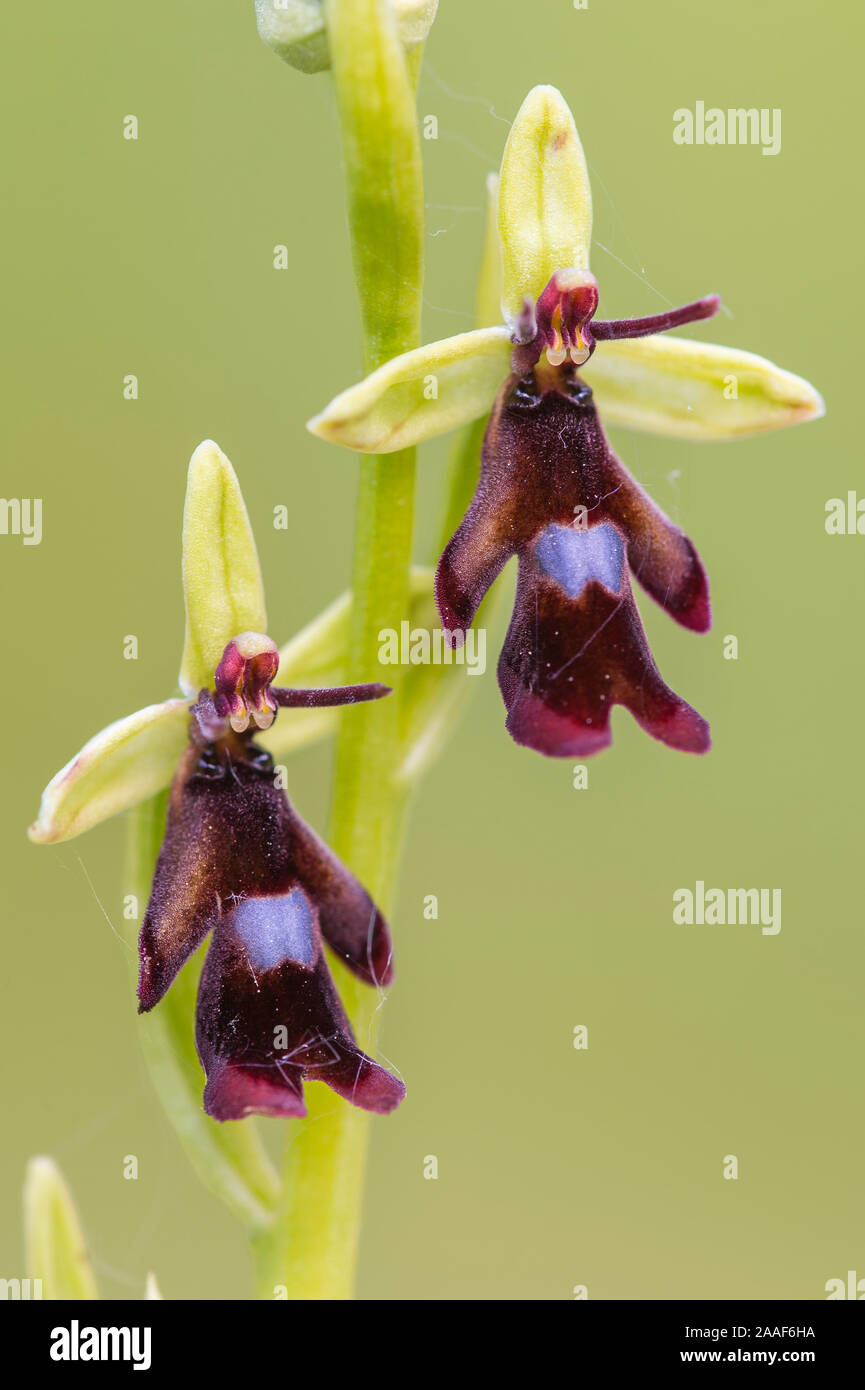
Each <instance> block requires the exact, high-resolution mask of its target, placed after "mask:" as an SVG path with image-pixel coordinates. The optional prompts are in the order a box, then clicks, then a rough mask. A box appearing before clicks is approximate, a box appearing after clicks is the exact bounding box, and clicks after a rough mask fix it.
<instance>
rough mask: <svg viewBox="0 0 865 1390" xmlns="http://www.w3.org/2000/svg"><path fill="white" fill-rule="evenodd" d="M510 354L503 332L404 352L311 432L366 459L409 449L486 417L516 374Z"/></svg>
mask: <svg viewBox="0 0 865 1390" xmlns="http://www.w3.org/2000/svg"><path fill="white" fill-rule="evenodd" d="M510 355H511V344H510V336H509V333H508V330H507V329H506V328H503V327H496V328H482V329H476V330H474V331H473V332H471V333H460V334H458V335H457V336H456V337H454V338H445V339H443V340H442V341H441V342H438V343H432V344H430V345H429V346H427V347H421V348H416V349H414V350H413V351H411V352H404V353H403V354H402V355H401V356H399V357H394V358H392V359H391V361H390V362H386V363H385V365H384V366H383V367H379V368H378V370H377V371H375V372H373V373H372V374H371V375H370V376H368V377H366V378H365V380H364V381H361V382H359V383H358V385H357V386H351V387H349V388H348V390H347V391H343V392H342V393H341V394H340V395H339V396H336V397H335V398H334V399H333V400H332V401H331V402H330V404H329V405H327V406H326V407H325V409H324V410H323V411H322V412H321V414H320V415H316V416H315V417H314V418H313V419H312V420H310V421H309V422H308V424H307V429H308V430H309V431H310V432H311V433H312V434H315V435H318V437H319V438H320V439H326V440H328V441H329V442H330V443H332V444H342V445H343V446H344V447H345V448H347V449H356V450H358V451H359V452H360V453H362V454H390V453H393V452H394V451H395V450H397V449H407V448H409V447H410V446H411V445H414V444H420V443H421V442H422V441H423V440H424V439H430V438H432V437H433V436H434V435H437V434H445V433H447V431H448V430H454V429H457V428H458V427H459V426H460V425H465V424H468V423H469V421H470V420H476V419H477V417H478V416H479V415H485V414H486V412H487V411H488V410H489V408H490V406H491V405H492V403H493V401H494V400H495V396H496V392H497V391H498V389H499V387H500V386H501V383H502V381H503V379H504V378H505V377H506V376H507V374H508V369H509V364H510Z"/></svg>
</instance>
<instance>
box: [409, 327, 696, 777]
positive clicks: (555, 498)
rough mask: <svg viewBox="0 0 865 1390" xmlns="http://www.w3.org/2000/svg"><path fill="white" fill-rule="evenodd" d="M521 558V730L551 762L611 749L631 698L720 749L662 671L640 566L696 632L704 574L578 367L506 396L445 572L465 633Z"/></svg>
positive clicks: (517, 688) (651, 721) (681, 745)
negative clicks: (607, 428) (612, 727)
mask: <svg viewBox="0 0 865 1390" xmlns="http://www.w3.org/2000/svg"><path fill="white" fill-rule="evenodd" d="M557 351H558V349H554V352H557ZM514 554H516V555H517V556H518V557H519V572H518V579H517V596H516V602H515V607H514V614H513V618H512V621H511V625H510V628H509V631H508V635H507V638H506V641H505V645H504V649H503V651H502V655H501V659H500V662H499V667H498V675H499V685H500V688H501V691H502V695H503V698H504V701H505V705H506V707H507V710H508V720H507V727H508V730H509V732H510V733H511V735H512V736H513V737H514V739H515V740H516V741H517V742H518V743H521V744H524V745H526V746H529V747H532V748H534V749H536V750H537V751H538V752H541V753H545V754H547V755H551V756H560V757H570V756H574V755H578V756H588V755H589V754H591V753H593V752H597V751H599V750H600V749H601V748H603V747H606V746H607V744H608V743H609V741H610V733H609V714H610V709H611V707H612V705H613V704H616V703H620V704H623V705H625V706H626V707H627V708H628V709H629V710H630V711H631V713H632V714H633V715H634V717H635V718H636V719H637V721H638V722H639V723H640V724H641V725H642V727H643V728H645V729H646V731H647V732H648V733H650V734H652V735H653V736H654V737H656V738H659V739H661V740H662V742H664V743H667V744H668V745H669V746H671V747H674V748H678V749H681V750H682V751H687V752H704V751H706V749H707V748H708V746H709V736H708V726H707V725H706V723H705V721H704V720H703V719H702V718H701V717H700V716H699V715H698V714H696V712H695V711H694V710H692V709H691V707H690V706H689V705H687V704H686V703H685V702H684V701H682V700H680V699H679V698H678V696H676V695H674V694H673V692H672V691H671V690H669V688H668V687H667V686H666V685H665V684H664V682H663V681H662V679H661V677H660V674H659V673H658V670H657V667H656V666H655V663H654V661H653V659H652V656H651V653H650V651H649V647H648V643H647V641H646V637H645V633H644V630H643V626H642V623H641V621H640V617H639V613H638V611H637V607H636V604H635V602H634V598H633V594H632V592H631V587H630V583H629V581H628V575H627V569H628V567H630V569H631V571H632V572H633V574H634V575H635V577H636V578H637V579H638V580H639V582H640V584H641V585H642V586H643V587H644V588H645V590H646V591H647V593H649V594H650V595H651V596H652V597H653V598H654V599H655V600H656V601H657V602H658V603H659V604H660V605H661V606H662V607H663V608H665V609H666V611H667V612H668V613H669V614H670V616H671V617H673V618H674V619H675V620H676V621H677V622H679V623H680V624H681V625H682V626H684V627H688V628H691V629H692V630H694V631H697V632H705V631H706V630H707V629H708V627H709V625H710V622H711V612H710V606H709V589H708V582H707V579H706V575H705V571H704V569H703V566H702V565H701V563H700V560H699V557H698V555H697V552H696V550H695V549H694V547H693V545H692V544H691V542H690V541H689V540H688V538H687V537H686V536H685V535H684V534H683V533H682V532H681V531H680V530H679V529H678V527H676V526H674V525H673V523H672V522H671V521H669V520H668V518H667V517H666V516H664V514H663V512H661V511H660V509H659V508H658V507H656V506H655V504H654V503H653V502H652V501H651V500H650V499H649V498H648V497H647V496H646V494H645V493H644V492H643V491H642V489H641V488H640V487H639V486H638V484H637V483H636V482H635V481H634V479H633V478H632V477H631V475H630V474H629V473H628V471H627V469H626V468H625V467H624V465H623V464H622V463H621V462H620V460H619V459H618V458H617V457H616V455H615V454H614V452H613V450H612V448H611V446H610V443H609V441H608V439H607V437H606V434H605V433H604V429H603V426H602V425H601V422H600V420H599V418H598V415H597V411H596V410H595V408H594V404H593V400H592V392H591V389H590V388H589V387H588V386H587V385H586V383H585V382H584V381H583V380H582V379H581V377H580V376H579V374H578V373H577V371H576V368H575V366H574V365H573V363H572V362H570V361H566V362H559V361H556V362H555V363H554V364H553V365H550V364H549V362H547V363H545V364H544V367H543V369H542V370H540V371H536V370H532V371H530V372H529V374H528V375H526V376H523V377H518V376H517V375H516V374H514V375H512V376H511V377H510V378H509V379H508V381H507V382H506V383H505V385H504V387H503V388H502V390H501V392H500V394H499V398H498V401H497V402H496V405H495V407H494V410H493V413H492V416H491V418H490V423H489V425H488V427H487V431H486V435H485V439H484V446H483V452H482V459H481V475H480V480H479V483H478V487H477V490H476V492H475V495H474V498H473V499H472V502H471V504H470V506H469V509H468V512H467V513H466V516H465V518H464V520H463V522H462V524H461V525H460V527H459V528H458V530H457V532H456V533H455V535H454V536H453V537H452V539H451V540H450V542H449V543H448V545H447V546H446V548H445V550H444V552H443V554H442V557H441V560H440V562H439V567H438V571H437V574H436V599H437V602H438V606H439V612H440V614H441V619H442V625H443V627H444V628H445V629H446V630H447V631H449V632H451V633H454V634H457V636H456V638H455V639H452V640H457V641H458V640H460V637H461V636H462V634H463V633H464V632H465V630H466V629H467V628H468V627H469V626H470V625H471V623H472V621H473V620H474V616H475V614H476V612H477V609H478V607H479V605H480V603H481V600H482V599H483V597H484V594H485V593H486V591H487V589H488V588H489V586H490V585H491V584H492V582H493V581H494V580H495V578H496V576H497V575H498V574H499V572H500V571H501V569H502V568H503V566H504V565H505V563H506V562H507V560H508V559H509V558H510V557H511V556H512V555H514Z"/></svg>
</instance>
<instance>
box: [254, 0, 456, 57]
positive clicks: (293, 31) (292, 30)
mask: <svg viewBox="0 0 865 1390" xmlns="http://www.w3.org/2000/svg"><path fill="white" fill-rule="evenodd" d="M391 3H392V6H393V13H394V18H395V20H396V26H397V32H398V34H399V36H400V39H401V40H402V43H403V47H404V48H405V49H406V51H407V52H410V51H411V50H412V49H414V48H416V47H417V45H418V44H420V43H423V41H424V39H425V38H426V36H427V34H428V33H429V31H430V29H431V28H432V24H433V20H434V19H435V17H436V11H437V9H438V0H391ZM255 22H256V27H257V28H258V34H259V38H261V39H262V40H263V41H264V42H265V43H266V44H267V46H268V47H269V48H272V49H273V51H274V53H276V54H278V56H279V57H280V58H282V59H283V60H284V61H285V62H286V63H289V64H290V65H291V66H292V67H293V68H297V70H298V71H299V72H308V73H312V72H323V71H325V69H327V68H329V67H330V49H329V46H328V41H327V26H326V22H325V15H324V11H323V8H322V4H321V0H279V3H277V0H255Z"/></svg>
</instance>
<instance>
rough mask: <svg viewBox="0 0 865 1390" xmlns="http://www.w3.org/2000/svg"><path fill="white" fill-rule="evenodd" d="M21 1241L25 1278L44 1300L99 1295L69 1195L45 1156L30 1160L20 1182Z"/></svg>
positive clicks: (59, 1173) (55, 1165) (95, 1296)
mask: <svg viewBox="0 0 865 1390" xmlns="http://www.w3.org/2000/svg"><path fill="white" fill-rule="evenodd" d="M24 1242H25V1260H26V1267H27V1273H28V1277H29V1278H30V1279H31V1280H33V1279H38V1280H40V1281H41V1297H42V1298H44V1299H50V1300H58V1299H73V1300H75V1301H80V1300H90V1299H96V1298H98V1297H99V1291H98V1289H97V1286H96V1279H95V1277H94V1275H93V1270H92V1269H91V1267H90V1261H89V1259H88V1257H87V1246H86V1243H85V1240H84V1232H83V1231H82V1229H81V1222H80V1220H79V1218H78V1212H77V1211H76V1209H75V1203H74V1202H73V1200H72V1194H71V1193H70V1191H69V1188H68V1187H67V1185H66V1183H65V1182H64V1179H63V1175H62V1173H61V1172H60V1169H59V1168H58V1167H57V1164H56V1163H55V1162H54V1160H53V1159H51V1158H43V1157H40V1158H31V1160H30V1162H29V1163H28V1165H27V1177H26V1179H25V1182H24Z"/></svg>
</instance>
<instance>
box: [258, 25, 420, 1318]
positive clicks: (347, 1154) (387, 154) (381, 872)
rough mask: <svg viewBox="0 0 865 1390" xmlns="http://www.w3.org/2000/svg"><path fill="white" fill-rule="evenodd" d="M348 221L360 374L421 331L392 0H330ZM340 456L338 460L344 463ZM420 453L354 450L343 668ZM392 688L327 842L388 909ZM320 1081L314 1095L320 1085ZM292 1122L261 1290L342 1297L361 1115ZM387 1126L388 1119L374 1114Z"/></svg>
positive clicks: (356, 671) (371, 996)
mask: <svg viewBox="0 0 865 1390" xmlns="http://www.w3.org/2000/svg"><path fill="white" fill-rule="evenodd" d="M327 22H328V39H329V43H330V51H331V56H332V68H333V79H334V86H335V91H336V99H337V107H338V110H339V118H340V127H341V131H342V144H343V154H344V159H345V167H346V179H347V190H348V209H349V225H350V230H351V240H352V254H353V259H354V269H355V279H356V282H357V289H358V297H359V301H360V309H361V321H362V328H363V344H364V368H365V370H366V371H367V372H369V371H372V370H374V369H375V368H376V367H378V366H380V365H381V363H382V362H385V361H387V360H388V359H389V358H390V357H393V356H395V355H396V354H397V353H401V352H405V351H407V350H408V349H410V348H413V347H416V346H417V345H418V343H419V342H420V310H421V290H422V277H423V178H422V170H421V158H420V142H419V138H418V131H417V113H416V109H415V98H414V85H415V81H416V77H417V72H418V66H419V57H417V56H416V57H414V58H413V59H412V60H411V62H410V64H407V63H406V59H405V56H404V54H403V50H402V47H401V44H400V42H399V39H398V37H397V33H396V29H395V26H394V22H393V17H392V13H391V10H390V7H389V5H388V4H387V0H328V5H327ZM335 466H339V465H338V463H337V464H336V465H335ZM414 480H415V451H414V450H413V449H412V450H406V451H405V452H403V453H397V454H390V455H386V456H384V457H380V458H379V457H364V458H363V459H362V461H361V465H360V484H359V496H358V507H357V522H356V532H355V557H354V577H353V592H354V604H353V608H352V629H351V635H350V641H349V664H348V670H349V671H350V672H351V679H352V680H376V679H377V680H380V679H381V675H382V672H381V667H380V665H379V663H378V656H377V654H378V645H379V638H378V634H379V631H380V630H381V629H382V628H386V627H392V628H396V629H398V628H399V624H400V621H401V620H402V619H403V618H404V617H405V616H406V615H407V614H408V612H409V576H410V567H411V549H412V532H413V501H414ZM399 713H400V711H399V690H398V689H397V691H396V693H395V694H394V696H392V697H391V698H390V699H388V700H386V701H383V702H382V704H381V705H379V706H376V708H375V709H373V707H372V706H360V707H358V708H357V709H353V710H350V711H349V712H348V715H347V717H344V718H343V719H342V721H341V726H340V733H339V737H338V741H337V753H336V775H335V783H334V792H333V814H332V822H331V834H330V841H331V844H332V845H333V848H334V850H335V851H336V853H337V854H338V855H339V856H340V857H341V858H342V859H343V860H344V861H345V862H346V864H348V865H349V867H350V868H351V869H352V870H353V872H354V873H356V874H357V876H358V877H359V878H360V880H361V882H362V883H364V885H365V886H366V887H367V888H368V889H369V891H370V892H371V893H372V894H373V896H374V897H375V898H376V899H377V901H378V902H380V903H381V904H382V906H383V908H384V910H385V911H386V912H387V911H388V910H389V906H390V903H391V901H392V895H393V885H394V881H395V876H396V863H397V858H398V854H399V850H400V847H401V840H402V824H403V819H404V812H405V807H406V802H407V795H406V791H405V789H404V787H403V786H402V785H401V784H400V781H399V778H398V775H397V773H398V768H399V763H400V753H401V746H400V718H399ZM334 975H335V978H336V982H337V986H338V988H339V990H340V994H341V996H342V999H343V1002H344V1004H345V1007H346V1011H347V1012H348V1014H349V1017H350V1018H351V1021H352V1025H353V1027H354V1030H355V1034H356V1036H357V1039H358V1042H359V1043H360V1045H361V1046H362V1047H363V1048H364V1049H365V1050H366V1051H368V1052H372V1053H374V1052H375V1046H376V1039H377V1034H378V1021H379V1018H380V1005H381V1000H380V998H379V996H378V995H377V993H376V992H375V991H374V990H371V989H370V988H369V987H368V986H365V985H362V984H359V983H358V982H357V981H356V980H355V979H354V978H353V977H352V976H350V975H349V974H348V973H347V971H345V970H344V969H342V968H340V967H338V966H336V965H335V967H334ZM315 1092H318V1094H315ZM308 1104H309V1119H308V1120H307V1121H306V1122H305V1123H304V1124H303V1125H299V1126H292V1127H291V1130H290V1132H289V1135H288V1140H287V1145H286V1156H285V1163H284V1170H283V1195H282V1200H281V1202H280V1204H279V1208H278V1210H277V1214H276V1217H275V1220H274V1223H273V1226H272V1227H271V1229H270V1230H269V1231H268V1232H267V1233H266V1234H265V1235H264V1236H263V1237H262V1238H260V1239H259V1240H258V1241H257V1242H256V1253H257V1262H258V1295H259V1297H262V1298H273V1297H274V1296H277V1297H288V1298H290V1299H349V1298H351V1297H352V1294H353V1289H354V1278H355V1266H356V1262H357V1250H358V1242H359V1236H360V1222H361V1208H362V1203H363V1186H364V1173H365V1166H366V1153H367V1148H368V1142H369V1128H370V1117H369V1116H368V1115H366V1114H365V1113H363V1112H362V1111H360V1110H357V1109H355V1108H354V1107H352V1106H350V1105H348V1104H346V1103H345V1102H343V1101H341V1100H339V1099H337V1098H335V1097H334V1096H333V1094H332V1093H331V1092H329V1091H326V1090H325V1088H324V1087H322V1086H312V1087H310V1088H309V1099H308ZM378 1123H380V1124H381V1123H387V1121H381V1120H380V1121H378Z"/></svg>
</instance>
